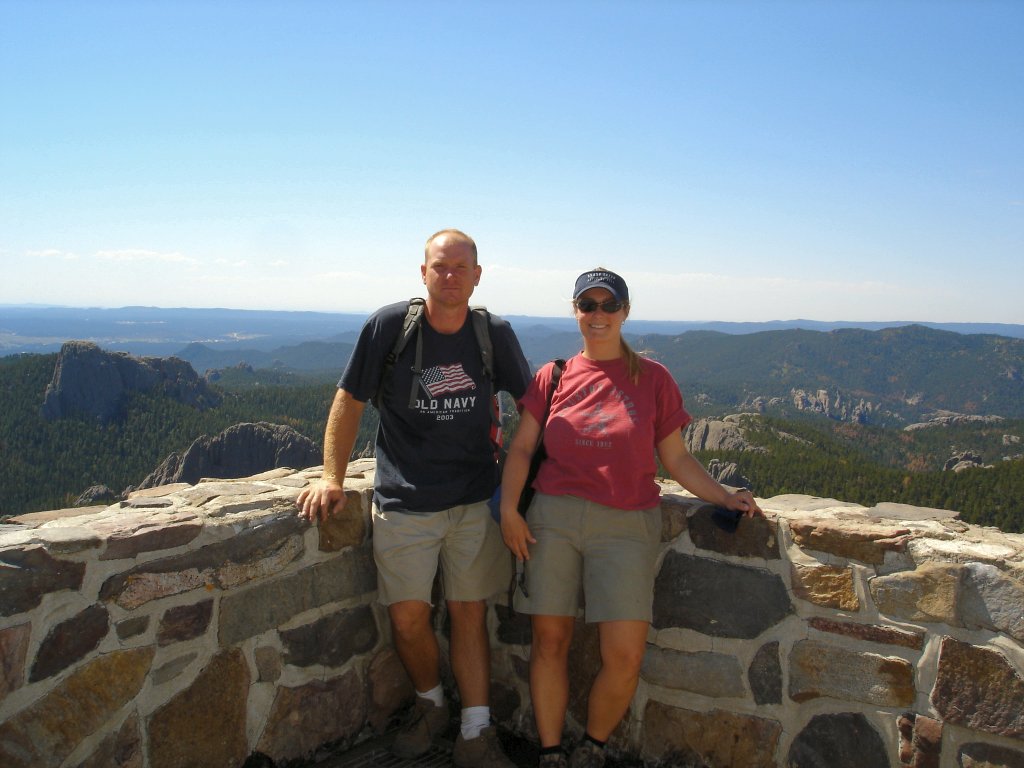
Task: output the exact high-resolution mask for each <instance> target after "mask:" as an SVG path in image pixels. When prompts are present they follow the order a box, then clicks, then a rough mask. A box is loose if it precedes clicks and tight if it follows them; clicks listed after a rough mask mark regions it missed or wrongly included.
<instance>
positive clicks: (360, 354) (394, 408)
mask: <svg viewBox="0 0 1024 768" xmlns="http://www.w3.org/2000/svg"><path fill="white" fill-rule="evenodd" d="M408 308H409V302H407V301H403V302H400V303H398V304H391V305H389V306H386V307H383V308H382V309H380V310H378V311H377V312H375V313H374V314H373V315H371V316H370V317H369V319H368V320H367V321H366V324H365V325H364V326H363V329H362V331H361V332H360V334H359V340H358V341H357V342H356V348H355V350H354V351H353V353H352V357H351V358H350V359H349V362H348V366H347V367H346V368H345V372H344V374H342V377H341V380H340V381H339V382H338V386H339V387H341V388H342V389H344V390H345V391H347V392H348V393H349V394H351V395H352V396H353V397H354V398H355V399H356V400H359V401H362V402H366V401H368V400H369V399H370V398H371V397H373V396H374V395H376V393H377V387H378V385H379V384H380V381H381V373H382V371H383V367H384V359H385V357H387V355H388V354H389V353H390V352H391V349H392V347H393V346H394V343H395V340H396V339H397V337H398V335H399V333H401V330H402V324H403V321H404V319H405V315H406V312H407V310H408ZM420 327H421V328H422V332H423V360H422V371H423V372H422V376H421V380H420V384H419V387H418V391H417V393H416V403H415V407H413V408H410V403H409V399H410V392H411V389H412V383H413V374H412V367H413V363H414V362H415V358H416V336H415V334H414V335H413V336H412V338H410V340H409V343H408V344H406V346H405V349H404V350H402V354H401V355H399V357H398V360H396V361H395V365H394V367H393V368H392V372H391V375H390V376H389V377H388V379H389V380H386V381H384V389H383V394H382V399H383V403H384V405H383V407H382V408H381V412H380V427H379V428H378V430H377V442H376V453H377V474H376V480H375V483H374V501H375V502H376V504H377V506H378V507H380V509H382V510H385V511H400V512H417V513H426V512H437V511H439V510H442V509H448V508H449V507H454V506H457V505H460V504H472V503H475V502H478V501H483V500H485V499H489V498H490V497H491V494H492V493H493V492H494V488H495V487H496V485H497V482H498V476H497V466H496V464H495V461H494V449H493V446H492V444H491V439H490V429H491V412H490V408H491V405H490V403H489V402H488V397H487V395H488V393H489V392H490V388H489V386H488V382H487V378H486V376H485V375H484V372H483V363H482V361H481V359H480V347H479V345H478V344H477V341H476V335H475V333H474V332H473V321H472V318H471V317H470V316H469V315H468V314H467V316H466V322H465V324H464V325H463V326H462V328H461V329H460V330H459V331H457V332H456V333H453V334H443V333H438V332H437V331H435V330H434V329H433V328H431V327H430V324H429V323H428V322H427V321H426V317H424V318H423V320H422V323H421V326H420ZM490 332H491V343H492V345H493V347H494V391H495V392H497V391H498V390H505V391H506V392H508V393H509V394H511V395H512V396H513V397H514V398H516V399H517V400H518V399H519V398H520V397H522V396H523V393H524V392H526V387H527V385H528V384H529V382H530V370H529V366H528V365H527V363H526V359H525V358H524V357H523V352H522V349H521V348H520V346H519V341H518V339H516V337H515V334H514V333H513V332H512V328H511V326H509V324H508V323H507V322H505V321H504V320H502V319H500V318H498V317H495V316H494V315H491V318H490Z"/></svg>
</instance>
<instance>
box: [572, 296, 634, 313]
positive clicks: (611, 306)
mask: <svg viewBox="0 0 1024 768" xmlns="http://www.w3.org/2000/svg"><path fill="white" fill-rule="evenodd" d="M624 306H626V304H625V302H623V301H615V300H614V299H608V300H607V301H596V300H594V299H577V300H576V309H578V310H579V311H580V312H582V313H583V314H585V315H589V314H590V313H591V312H594V311H595V310H597V308H598V307H600V308H601V311H602V312H604V313H605V314H606V315H613V314H615V313H616V312H618V311H619V310H620V309H622V308H623V307H624Z"/></svg>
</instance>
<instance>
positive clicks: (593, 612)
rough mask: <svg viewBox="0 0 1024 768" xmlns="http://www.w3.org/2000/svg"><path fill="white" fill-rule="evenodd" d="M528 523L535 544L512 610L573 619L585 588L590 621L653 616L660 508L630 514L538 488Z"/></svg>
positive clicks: (630, 512)
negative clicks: (553, 494) (541, 491)
mask: <svg viewBox="0 0 1024 768" xmlns="http://www.w3.org/2000/svg"><path fill="white" fill-rule="evenodd" d="M526 522H527V525H529V526H530V532H531V533H532V534H533V536H534V538H535V539H537V543H536V544H531V545H530V559H529V560H527V561H526V565H525V570H526V592H527V593H529V597H526V596H525V595H524V594H523V591H522V590H519V589H517V590H516V596H515V608H516V610H517V611H521V612H522V613H531V614H540V615H544V616H576V615H577V613H578V612H579V605H580V590H581V588H582V591H583V598H584V603H585V609H586V620H587V622H598V621H647V622H649V621H650V620H651V615H652V613H651V611H652V605H653V602H654V577H655V572H654V565H655V561H656V559H657V557H658V548H659V545H660V543H661V509H660V507H654V508H652V509H645V510H641V511H637V512H632V511H627V510H622V509H614V508H612V507H606V506H603V505H601V504H595V503H594V502H592V501H586V500H585V499H580V498H577V497H575V496H547V495H545V494H542V493H538V494H537V495H536V496H534V498H533V503H532V504H531V506H530V510H529V512H528V513H527V518H526Z"/></svg>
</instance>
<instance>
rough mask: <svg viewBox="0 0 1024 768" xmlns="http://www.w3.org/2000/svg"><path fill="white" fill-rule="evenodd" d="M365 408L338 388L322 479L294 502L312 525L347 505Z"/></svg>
mask: <svg viewBox="0 0 1024 768" xmlns="http://www.w3.org/2000/svg"><path fill="white" fill-rule="evenodd" d="M365 408H366V403H364V402H361V401H359V400H356V399H355V398H354V397H352V395H350V394H349V393H348V392H346V391H345V390H344V389H339V390H338V391H337V393H336V394H335V395H334V402H333V403H331V412H330V415H328V417H327V429H326V430H324V474H323V478H322V479H321V480H320V482H318V483H316V484H315V485H312V486H310V487H309V488H306V489H305V490H303V491H302V493H300V494H299V498H298V499H296V501H295V506H297V507H298V509H299V517H304V518H306V519H307V520H309V521H310V522H313V520H314V519H316V518H317V517H319V518H320V519H321V520H326V519H327V518H328V516H330V515H332V514H334V512H335V511H336V508H337V507H338V506H339V504H341V503H343V502H344V499H345V490H344V484H345V471H346V470H347V469H348V459H349V456H351V455H352V447H353V446H354V445H355V442H356V435H357V434H358V433H359V421H360V419H361V418H362V416H363V410H364V409H365Z"/></svg>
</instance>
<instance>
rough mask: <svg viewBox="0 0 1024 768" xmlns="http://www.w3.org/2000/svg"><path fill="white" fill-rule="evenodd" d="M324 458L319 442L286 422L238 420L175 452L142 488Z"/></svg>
mask: <svg viewBox="0 0 1024 768" xmlns="http://www.w3.org/2000/svg"><path fill="white" fill-rule="evenodd" d="M321 459H322V453H321V451H320V449H319V448H317V446H316V444H315V443H314V442H313V441H312V440H310V439H309V438H308V437H306V436H305V435H302V434H300V433H299V432H296V431H295V430H294V429H292V428H291V427H288V426H285V425H283V424H268V423H266V422H258V423H256V424H235V425H234V426H233V427H228V428H227V429H225V430H224V431H223V432H221V433H220V434H219V435H217V436H215V437H209V436H207V435H203V436H202V437H200V438H197V439H196V440H195V442H193V443H192V445H190V446H189V447H188V448H187V449H186V450H185V452H184V453H172V454H171V455H170V456H168V457H167V458H166V459H164V460H163V462H162V463H161V464H160V466H159V467H157V468H156V469H155V470H154V471H153V472H152V473H150V474H149V476H148V477H146V479H145V480H143V481H142V483H141V484H140V485H139V488H140V489H141V488H155V487H156V486H160V485H171V484H173V483H197V482H199V480H200V479H202V478H204V477H210V478H221V479H229V478H235V477H247V476H249V475H255V474H258V473H260V472H266V471H268V470H271V469H278V468H279V467H309V466H312V465H315V464H317V463H318V462H319V461H321Z"/></svg>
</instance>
